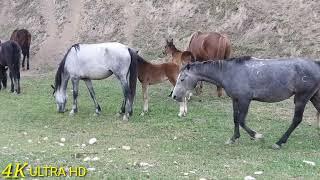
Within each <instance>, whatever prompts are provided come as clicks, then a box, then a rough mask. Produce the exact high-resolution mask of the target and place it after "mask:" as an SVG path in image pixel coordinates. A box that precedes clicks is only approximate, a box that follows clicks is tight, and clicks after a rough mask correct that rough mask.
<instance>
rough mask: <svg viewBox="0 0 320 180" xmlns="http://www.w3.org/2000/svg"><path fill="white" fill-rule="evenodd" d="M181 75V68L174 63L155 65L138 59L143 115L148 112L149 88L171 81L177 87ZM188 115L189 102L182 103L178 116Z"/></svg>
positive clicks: (140, 58)
mask: <svg viewBox="0 0 320 180" xmlns="http://www.w3.org/2000/svg"><path fill="white" fill-rule="evenodd" d="M178 75H179V66H178V65H177V64H174V63H162V64H153V63H150V62H148V61H146V60H144V59H143V58H142V57H140V56H139V57H138V79H139V81H140V83H141V87H142V94H143V112H142V113H141V115H144V114H145V113H147V112H148V110H149V106H148V101H149V97H148V86H149V85H154V84H159V83H162V82H164V81H167V80H169V82H170V83H171V84H172V86H175V85H176V80H177V78H178ZM186 113H187V102H186V101H183V102H181V103H180V111H179V114H178V116H179V117H182V116H186Z"/></svg>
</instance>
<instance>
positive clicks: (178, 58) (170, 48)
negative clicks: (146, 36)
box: [163, 39, 195, 68]
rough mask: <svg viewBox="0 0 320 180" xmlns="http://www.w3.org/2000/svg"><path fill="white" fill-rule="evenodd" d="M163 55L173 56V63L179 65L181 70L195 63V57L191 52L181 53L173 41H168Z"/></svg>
mask: <svg viewBox="0 0 320 180" xmlns="http://www.w3.org/2000/svg"><path fill="white" fill-rule="evenodd" d="M163 54H165V55H168V54H171V56H172V59H171V62H173V63H175V64H177V65H178V66H179V67H180V68H181V67H182V66H183V65H185V64H188V63H190V62H194V61H195V59H194V56H193V55H192V53H191V52H190V51H180V50H179V49H177V48H176V46H175V45H174V44H173V39H170V40H168V39H166V46H165V47H164V52H163Z"/></svg>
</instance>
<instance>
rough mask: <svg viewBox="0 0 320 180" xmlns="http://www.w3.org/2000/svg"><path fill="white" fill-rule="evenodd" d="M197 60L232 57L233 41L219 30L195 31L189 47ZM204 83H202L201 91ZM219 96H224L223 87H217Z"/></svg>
mask: <svg viewBox="0 0 320 180" xmlns="http://www.w3.org/2000/svg"><path fill="white" fill-rule="evenodd" d="M187 50H188V51H190V52H191V53H192V54H193V56H194V57H195V59H196V60H197V61H207V60H221V59H227V58H229V57H230V53H231V43H230V40H229V39H228V37H227V36H226V35H224V34H221V33H217V32H205V33H202V32H200V31H198V32H195V33H193V34H192V36H191V40H190V42H189V47H188V49H187ZM201 89H202V83H201V84H200V89H199V90H200V91H199V92H201ZM217 91H218V96H219V97H220V96H222V88H221V87H217Z"/></svg>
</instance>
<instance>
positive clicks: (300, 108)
mask: <svg viewBox="0 0 320 180" xmlns="http://www.w3.org/2000/svg"><path fill="white" fill-rule="evenodd" d="M308 101H309V99H308V98H306V97H304V96H299V95H295V97H294V103H295V107H294V116H293V119H292V123H291V125H290V127H289V128H288V130H287V131H286V132H285V133H284V134H283V135H282V137H281V138H280V139H279V141H278V142H276V143H275V144H274V145H272V148H273V149H280V148H281V146H282V144H284V143H286V142H287V140H288V138H289V136H290V134H291V133H292V132H293V131H294V130H295V129H296V127H297V126H298V125H299V124H300V123H301V121H302V116H303V112H304V108H305V107H306V104H307V102H308Z"/></svg>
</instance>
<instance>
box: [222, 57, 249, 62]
mask: <svg viewBox="0 0 320 180" xmlns="http://www.w3.org/2000/svg"><path fill="white" fill-rule="evenodd" d="M251 58H252V57H251V56H240V57H232V58H229V59H225V61H236V62H243V61H248V60H250V59H251Z"/></svg>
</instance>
